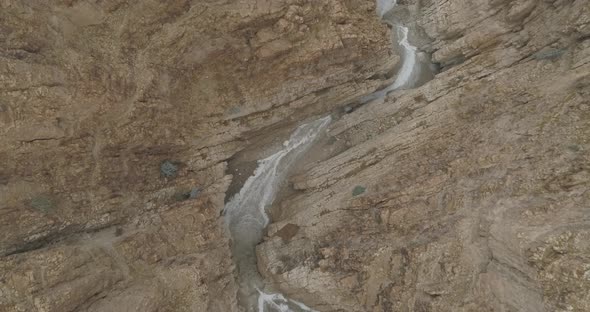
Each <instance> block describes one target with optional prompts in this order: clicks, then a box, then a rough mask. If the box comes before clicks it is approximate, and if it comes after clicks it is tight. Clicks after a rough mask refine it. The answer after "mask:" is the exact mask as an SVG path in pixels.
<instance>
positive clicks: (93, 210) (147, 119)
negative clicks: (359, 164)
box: [0, 0, 399, 312]
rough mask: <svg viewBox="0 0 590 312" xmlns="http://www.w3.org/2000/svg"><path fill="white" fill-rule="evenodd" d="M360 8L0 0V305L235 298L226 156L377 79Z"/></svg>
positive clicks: (189, 305)
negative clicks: (225, 215)
mask: <svg viewBox="0 0 590 312" xmlns="http://www.w3.org/2000/svg"><path fill="white" fill-rule="evenodd" d="M374 9H375V6H374V4H373V3H372V2H370V1H360V0H358V1H357V0H354V1H344V0H335V1H321V2H319V1H311V0H309V1H300V0H287V1H255V0H235V1H223V0H219V1H215V0H208V1H189V0H174V1H157V0H146V1H124V0H107V1H102V0H100V1H94V0H80V1H77V0H60V1H58V0H54V1H20V0H18V1H16V0H15V1H10V0H8V1H0V163H1V164H2V166H0V229H1V231H2V233H1V235H0V310H1V311H7V312H8V311H58V312H66V311H142V312H145V311H224V312H226V311H236V310H237V306H236V291H237V289H236V286H235V285H236V284H235V280H234V266H233V262H232V259H231V255H230V252H229V238H228V237H229V236H228V235H227V233H226V230H225V226H224V223H223V222H222V221H221V220H222V219H221V217H220V212H221V210H222V208H223V204H224V198H225V193H226V190H227V188H228V185H229V183H230V180H231V175H228V174H227V173H226V160H228V159H230V158H231V157H232V156H233V155H234V154H236V153H237V152H238V151H240V150H242V149H243V148H245V147H246V146H250V145H251V144H252V143H253V142H258V141H259V140H258V139H257V138H258V137H259V136H260V135H261V134H265V133H268V132H269V129H273V131H275V132H276V133H280V132H281V129H286V130H287V131H289V130H290V129H291V127H292V126H293V125H294V124H296V123H298V122H300V121H301V120H303V119H305V118H307V117H310V116H315V115H317V114H320V113H321V114H325V113H327V112H329V111H330V110H332V109H335V108H336V106H337V105H340V104H342V103H344V102H347V101H349V100H351V99H353V98H356V97H359V96H360V95H362V94H366V93H368V92H370V90H372V89H374V88H375V87H376V86H378V85H380V84H382V83H383V81H385V80H387V79H388V78H390V77H388V75H389V76H390V73H391V72H392V69H393V67H394V66H395V64H396V63H397V62H398V61H399V58H398V57H397V56H396V55H394V54H393V53H391V51H390V48H389V38H388V31H387V27H385V26H384V25H382V24H381V23H379V21H378V20H377V19H376V18H374ZM271 132H272V131H271Z"/></svg>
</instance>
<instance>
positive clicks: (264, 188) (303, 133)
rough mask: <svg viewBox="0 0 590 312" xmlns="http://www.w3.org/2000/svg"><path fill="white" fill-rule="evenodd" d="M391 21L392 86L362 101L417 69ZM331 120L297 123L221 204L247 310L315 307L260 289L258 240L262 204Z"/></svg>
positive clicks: (381, 1) (381, 0) (412, 51)
mask: <svg viewBox="0 0 590 312" xmlns="http://www.w3.org/2000/svg"><path fill="white" fill-rule="evenodd" d="M396 3H397V1H396V0H389V1H387V0H377V14H378V15H379V16H380V17H382V18H383V17H384V15H385V14H386V13H387V12H389V11H391V10H392V9H393V8H394V7H395V5H396ZM395 27H396V30H397V32H398V34H397V38H398V39H399V46H400V47H401V48H402V49H403V56H402V57H403V63H402V66H401V69H400V71H399V73H398V76H397V78H396V79H395V81H394V82H393V83H392V84H391V85H390V86H388V87H386V88H385V89H383V90H380V91H378V92H375V93H373V94H371V95H369V96H367V97H365V98H363V99H362V101H363V102H365V103H366V102H368V101H371V100H373V99H376V98H382V97H385V95H386V94H387V93H388V92H390V91H393V90H396V89H400V88H404V87H408V85H409V84H411V83H412V80H413V77H414V76H415V72H416V70H419V69H417V68H416V67H417V66H416V65H417V63H416V47H414V46H412V45H411V44H410V43H409V41H408V28H407V27H405V26H402V25H398V26H395ZM330 122H331V117H330V116H328V117H323V118H320V119H317V120H314V121H312V122H309V123H306V124H303V125H301V126H299V127H298V128H297V129H296V130H295V131H294V132H293V134H291V137H290V138H289V140H288V141H286V142H285V143H284V144H283V148H282V149H281V150H279V151H278V152H276V153H275V154H273V155H271V156H269V157H267V158H265V159H262V160H259V161H258V166H257V168H256V170H255V171H254V174H253V175H252V176H251V177H249V178H248V180H246V182H245V183H244V186H243V187H242V188H241V190H240V192H239V193H237V194H236V195H234V197H232V198H231V199H230V201H229V202H228V203H227V204H226V205H225V208H224V212H225V220H226V222H227V225H228V227H229V230H230V233H231V236H232V240H233V244H232V249H233V250H232V253H233V257H234V260H235V262H236V265H237V269H238V283H239V301H240V305H241V306H243V307H244V308H246V310H247V311H253V312H254V311H257V312H289V311H293V312H297V311H304V312H311V311H314V310H312V309H311V308H309V307H307V306H306V305H304V304H303V303H301V302H297V301H295V300H292V299H289V298H287V297H285V296H284V295H282V294H278V293H266V292H264V286H265V285H264V281H263V279H262V277H261V276H260V273H259V272H258V267H257V263H256V245H257V244H258V243H260V241H261V240H262V236H263V231H264V229H265V228H266V226H267V225H268V223H269V217H268V215H267V213H266V210H267V208H268V207H269V206H270V205H271V204H272V203H273V201H274V199H275V196H276V194H277V191H278V190H279V188H280V186H281V184H282V183H283V181H284V180H285V179H286V178H287V174H288V171H289V169H290V168H291V167H292V165H293V164H294V163H295V161H296V160H297V159H298V157H299V156H301V155H303V154H304V153H305V151H307V150H308V149H309V148H310V147H311V145H312V144H313V142H314V141H315V140H316V139H317V138H318V136H319V135H320V134H321V133H323V132H324V130H325V129H326V128H327V126H328V125H329V124H330Z"/></svg>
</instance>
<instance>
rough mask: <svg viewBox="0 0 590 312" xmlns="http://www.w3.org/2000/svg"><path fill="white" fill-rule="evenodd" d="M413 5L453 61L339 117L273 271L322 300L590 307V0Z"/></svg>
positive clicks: (408, 14)
mask: <svg viewBox="0 0 590 312" xmlns="http://www.w3.org/2000/svg"><path fill="white" fill-rule="evenodd" d="M398 5H399V6H398V12H394V13H392V14H396V16H397V15H399V16H402V17H403V16H405V18H404V19H403V20H404V23H406V25H409V26H412V27H411V28H413V33H414V38H411V39H410V40H411V41H413V42H414V43H415V44H416V43H419V48H420V49H421V50H422V51H424V52H428V53H431V54H432V59H433V61H434V62H436V63H438V64H439V65H440V69H441V72H440V73H439V74H437V75H436V77H435V78H434V79H433V80H431V81H430V82H428V83H426V84H425V85H423V86H421V87H419V88H416V89H413V90H405V91H396V92H394V93H392V94H389V96H388V97H386V99H385V100H376V101H373V102H371V103H368V104H367V105H365V106H363V107H361V108H359V109H358V110H356V111H354V112H352V113H351V114H348V115H345V116H343V118H342V119H341V120H339V121H338V122H336V123H335V124H334V125H332V127H331V129H330V131H329V135H330V136H331V137H332V139H331V140H328V142H334V143H333V144H337V143H338V142H342V143H341V144H344V145H346V146H347V149H346V150H345V151H343V152H339V153H334V154H333V155H331V156H329V157H326V158H325V159H324V160H322V161H319V162H317V163H314V164H310V165H309V166H308V167H307V169H306V170H302V171H300V172H299V173H298V174H297V175H296V176H295V177H293V178H292V184H293V185H294V188H295V189H297V192H295V193H294V194H292V195H290V196H288V197H286V198H284V199H283V200H282V201H281V202H280V203H278V204H277V205H276V207H275V208H274V209H275V211H279V212H278V213H275V215H277V216H279V217H278V218H276V219H275V220H274V221H275V222H274V223H273V224H271V225H270V226H269V230H268V235H267V238H266V239H265V241H264V242H263V243H262V244H261V245H259V247H258V257H259V269H260V270H261V271H262V272H263V274H264V275H265V276H266V277H267V278H268V279H269V280H273V281H274V282H275V283H276V284H277V287H278V288H279V289H281V291H283V292H284V293H285V294H287V295H289V296H291V297H292V298H295V299H297V300H302V301H303V302H305V303H306V304H308V305H310V306H313V307H315V308H317V309H318V310H320V311H531V312H532V311H535V312H538V311H580V312H581V311H589V310H590V296H589V294H590V240H589V235H590V219H589V217H590V205H589V204H590V157H589V153H588V151H589V150H590V141H589V138H590V97H589V95H590V40H589V39H590V3H589V2H588V1H585V0H572V1H529V0H522V1H519V0H514V1H495V0H489V1H488V0H478V1H444V0H430V1H404V2H403V3H402V1H400V3H399V4H398ZM400 10H401V11H402V12H400Z"/></svg>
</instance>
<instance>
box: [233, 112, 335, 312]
mask: <svg viewBox="0 0 590 312" xmlns="http://www.w3.org/2000/svg"><path fill="white" fill-rule="evenodd" d="M330 121H331V117H330V116H327V117H323V118H320V119H317V120H315V121H312V122H309V123H306V124H303V125H301V126H299V127H298V128H297V129H296V130H295V131H294V132H293V134H291V137H290V138H289V140H288V141H286V142H284V144H283V148H282V149H281V150H279V151H278V152H276V153H274V154H272V155H271V156H269V157H267V158H265V159H262V160H259V161H258V167H257V168H256V170H255V171H254V174H253V175H252V176H251V177H250V178H248V180H246V183H245V184H244V186H243V187H242V189H241V190H240V192H239V193H238V194H236V195H235V196H234V197H233V198H232V199H231V200H230V201H229V202H228V203H227V204H226V205H225V208H224V212H225V220H226V222H227V224H228V227H229V230H230V233H231V235H232V239H233V245H232V248H233V254H234V258H235V260H236V263H237V266H238V272H239V282H240V291H241V301H242V303H245V304H246V305H248V306H250V307H249V308H251V306H252V305H254V302H253V298H254V297H255V296H258V300H257V301H258V310H259V311H260V312H264V311H265V307H270V308H274V309H275V310H278V311H291V309H290V306H292V307H297V308H298V309H300V310H304V311H311V309H309V308H307V307H306V306H305V305H303V304H302V303H299V302H297V301H294V300H290V299H287V298H285V297H284V296H283V295H280V294H266V293H264V292H262V291H261V290H260V288H262V287H263V282H262V278H261V276H260V274H259V273H258V269H257V266H256V254H255V249H256V245H257V244H258V243H259V242H260V241H261V240H262V234H263V231H264V229H265V228H266V226H267V225H268V223H269V218H268V215H267V213H266V209H267V208H268V207H269V206H270V205H271V204H272V202H273V201H274V199H275V196H276V193H277V191H278V190H279V188H280V184H281V183H282V182H283V181H284V180H285V178H286V174H287V173H288V171H289V169H290V167H291V166H292V165H293V163H294V162H295V161H296V160H297V158H298V156H300V155H301V154H303V153H304V152H305V151H306V150H307V149H308V148H309V147H310V146H311V144H312V143H313V142H314V140H315V139H316V138H317V137H318V135H319V134H320V133H322V132H323V130H324V129H325V128H326V127H327V126H328V124H329V123H330Z"/></svg>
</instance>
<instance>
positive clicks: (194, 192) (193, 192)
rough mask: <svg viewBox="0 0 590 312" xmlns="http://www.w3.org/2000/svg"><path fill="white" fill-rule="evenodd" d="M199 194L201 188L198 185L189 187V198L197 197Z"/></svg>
mask: <svg viewBox="0 0 590 312" xmlns="http://www.w3.org/2000/svg"><path fill="white" fill-rule="evenodd" d="M199 194H201V189H200V188H198V187H193V188H192V189H191V192H190V194H189V198H190V199H195V198H197V197H199Z"/></svg>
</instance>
